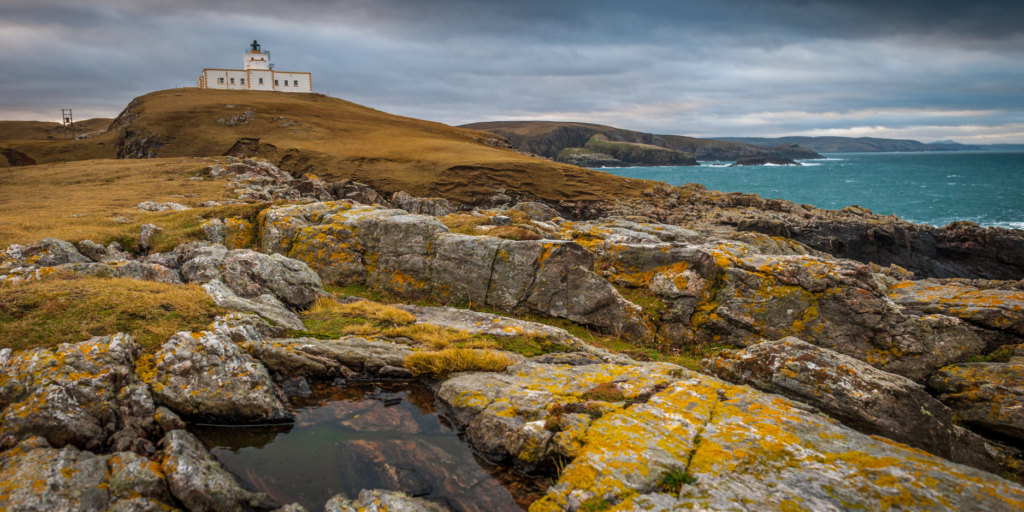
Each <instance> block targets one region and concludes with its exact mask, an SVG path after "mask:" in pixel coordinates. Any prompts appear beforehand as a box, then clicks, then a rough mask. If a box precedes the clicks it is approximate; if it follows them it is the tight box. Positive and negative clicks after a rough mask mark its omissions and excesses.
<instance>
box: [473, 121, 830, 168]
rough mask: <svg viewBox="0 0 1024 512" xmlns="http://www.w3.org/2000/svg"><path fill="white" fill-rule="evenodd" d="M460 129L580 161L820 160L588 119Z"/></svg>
mask: <svg viewBox="0 0 1024 512" xmlns="http://www.w3.org/2000/svg"><path fill="white" fill-rule="evenodd" d="M461 127H462V128H468V129H473V130H481V131H485V132H490V133H493V134H496V135H500V136H502V137H504V138H506V139H508V141H509V142H510V143H511V144H512V147H514V148H516V149H518V150H520V151H524V152H528V153H536V154H538V155H541V156H544V157H547V158H552V159H556V160H558V161H560V162H566V163H572V164H576V165H591V166H606V167H611V166H637V165H640V166H642V165H697V160H739V159H741V158H756V157H778V158H792V159H813V158H822V156H821V155H819V154H817V153H815V152H814V151H811V150H808V149H806V148H803V147H799V146H797V145H796V144H789V145H776V146H774V147H767V146H758V145H754V144H746V143H738V142H731V141H722V140H707V139H697V138H693V137H684V136H681V135H656V134H653V133H644V132H637V131H633V130H624V129H622V128H615V127H612V126H605V125H599V124H589V123H573V122H554V121H495V122H488V123H472V124H466V125H462V126H461Z"/></svg>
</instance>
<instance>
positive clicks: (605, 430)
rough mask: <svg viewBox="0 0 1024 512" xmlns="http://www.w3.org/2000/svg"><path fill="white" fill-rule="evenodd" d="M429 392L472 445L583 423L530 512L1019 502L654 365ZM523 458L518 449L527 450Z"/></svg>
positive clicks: (516, 369)
mask: <svg viewBox="0 0 1024 512" xmlns="http://www.w3.org/2000/svg"><path fill="white" fill-rule="evenodd" d="M438 396H439V398H441V400H442V401H443V402H444V403H445V404H446V405H448V406H449V407H450V408H451V409H452V412H453V417H454V418H455V419H456V421H457V422H458V423H459V424H460V425H469V429H468V432H467V434H469V436H468V437H469V439H470V440H471V442H472V440H473V439H474V434H473V430H474V425H477V424H481V425H482V424H484V423H485V422H484V421H483V419H486V420H487V422H486V424H487V425H488V427H489V428H494V429H497V428H499V427H501V428H504V429H505V432H507V433H509V434H513V433H516V432H519V431H521V430H523V429H525V428H527V425H528V424H530V423H533V424H534V425H536V424H537V422H540V423H541V424H544V425H545V426H546V425H548V424H552V423H555V421H554V420H556V419H557V415H556V414H555V413H556V412H557V411H559V410H561V411H562V412H563V413H564V412H566V408H567V407H572V408H574V409H577V410H578V412H577V413H581V412H582V413H586V414H588V416H591V417H592V418H594V419H593V420H592V422H591V423H590V425H589V426H588V427H586V432H585V433H584V434H582V435H580V437H578V438H577V439H578V442H579V443H580V445H579V448H578V450H577V454H576V457H575V459H573V460H572V461H571V462H570V463H569V464H568V465H566V466H565V467H564V469H563V470H562V471H561V474H560V476H559V477H558V482H557V484H556V485H554V486H553V487H551V488H550V489H549V490H548V493H547V495H546V496H545V497H544V498H542V499H541V500H540V501H538V502H536V503H534V504H533V505H532V506H531V510H533V511H535V512H537V511H578V510H587V509H597V510H600V509H602V508H611V507H614V509H615V510H636V511H640V510H661V511H668V510H748V509H750V508H751V507H752V506H754V507H755V508H756V509H757V510H793V509H799V508H800V507H805V508H807V509H810V510H849V509H865V510H885V509H892V508H893V507H894V506H896V505H902V507H903V508H907V509H924V510H949V511H953V510H998V511H1009V510H1017V509H1019V508H1020V507H1021V506H1024V487H1021V486H1020V485H1018V484H1015V483H1012V482H1009V481H1007V480H1004V479H1002V478H1001V477H998V476H995V475H992V474H990V473H985V472H982V471H978V470H975V469H972V468H968V467H966V466H962V465H959V464H954V463H951V462H949V461H946V460H944V459H942V458H939V457H936V456H933V455H930V454H928V453H926V452H923V451H920V450H916V449H914V448H910V447H907V446H905V445H902V444H898V443H895V442H892V441H889V440H886V439H884V438H880V437H869V436H866V435H864V434H860V433H858V432H855V431H853V430H851V429H849V428H847V427H844V426H842V425H841V424H839V423H838V422H836V421H834V420H829V419H827V418H823V417H821V416H819V415H817V414H813V413H810V412H808V411H805V410H803V409H802V408H799V407H796V406H794V405H793V403H792V402H790V401H789V400H787V399H785V398H782V397H779V396H776V395H770V394H766V393H762V392H760V391H756V390H753V389H751V388H749V387H746V386H733V385H730V384H726V383H723V382H722V381H719V380H717V379H714V378H712V377H707V376H702V375H698V374H695V373H693V372H689V371H687V370H684V369H681V368H678V367H674V366H673V365H667V364H663V363H651V364H643V365H636V366H633V367H628V366H627V367H623V366H610V365H590V366H582V367H558V366H550V365H535V364H529V363H528V364H521V365H516V366H512V367H509V368H508V369H507V370H506V371H505V372H504V373H488V374H462V375H456V376H454V377H453V378H451V379H450V380H448V381H446V382H445V383H443V384H442V385H441V387H440V389H439V393H438ZM627 400H628V401H627ZM562 417H563V418H564V414H563V416H562ZM557 423H558V424H560V423H561V420H560V419H559V420H558V422H557ZM530 428H532V427H530ZM581 430H582V428H581ZM495 437H496V436H494V435H493V434H489V435H488V436H487V437H486V438H488V439H494V438H495ZM500 437H502V438H504V439H509V440H510V439H512V438H513V436H512V435H505V434H502V435H501V436H500ZM511 444H512V443H509V442H506V443H504V446H505V447H506V449H507V448H508V446H509V445H511ZM495 445H500V443H495ZM513 447H514V446H513ZM530 448H531V449H530V450H524V451H521V452H519V453H524V452H528V453H537V450H536V447H530ZM552 453H553V452H552ZM511 455H515V454H511ZM670 474H671V475H673V478H672V479H667V478H666V476H667V475H670ZM670 482H671V483H670ZM755 504H756V505H755Z"/></svg>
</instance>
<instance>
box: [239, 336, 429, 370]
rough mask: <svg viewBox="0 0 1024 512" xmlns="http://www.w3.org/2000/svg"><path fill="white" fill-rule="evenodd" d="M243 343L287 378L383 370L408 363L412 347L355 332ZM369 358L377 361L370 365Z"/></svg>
mask: <svg viewBox="0 0 1024 512" xmlns="http://www.w3.org/2000/svg"><path fill="white" fill-rule="evenodd" d="M241 347H242V348H243V349H245V350H247V351H248V352H249V353H250V354H252V355H253V356H254V357H256V358H257V359H259V360H260V361H262V362H263V364H264V365H266V367H267V368H269V369H270V370H272V371H273V372H275V373H279V374H281V375H283V376H284V377H285V378H296V377H311V378H314V379H317V380H329V379H334V378H338V377H345V378H348V377H349V376H350V375H351V374H352V372H353V371H357V372H358V371H365V372H367V373H368V374H370V375H374V374H379V373H380V372H381V371H383V369H384V368H401V367H403V366H405V363H404V362H405V357H406V356H408V355H409V354H411V353H412V350H411V349H410V348H409V347H407V346H405V345H399V344H397V343H390V342H386V341H370V340H366V339H363V338H359V337H355V336H346V337H343V338H340V339H336V340H317V339H313V338H276V339H267V340H264V339H260V338H254V339H249V340H246V341H245V342H243V343H242V344H241ZM369 361H373V362H374V364H371V365H368V364H367V363H368V362H369Z"/></svg>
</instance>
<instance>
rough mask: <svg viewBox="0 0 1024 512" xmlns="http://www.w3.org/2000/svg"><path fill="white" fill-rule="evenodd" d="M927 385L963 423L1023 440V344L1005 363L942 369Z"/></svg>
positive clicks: (962, 365) (953, 366)
mask: <svg viewBox="0 0 1024 512" xmlns="http://www.w3.org/2000/svg"><path fill="white" fill-rule="evenodd" d="M928 386H929V387H931V388H932V389H934V390H935V391H937V392H939V393H942V394H941V395H939V400H941V401H942V403H944V404H946V405H948V406H949V407H950V408H951V409H953V410H954V411H956V414H957V416H959V418H960V420H961V421H963V422H964V423H966V424H968V425H974V426H977V427H982V428H985V429H988V430H992V431H995V432H999V433H1001V434H1003V435H1007V436H1010V437H1013V438H1016V439H1018V440H1024V345H1020V346H1018V347H1017V348H1016V350H1015V352H1014V354H1013V357H1011V358H1010V360H1009V362H1006V363H960V364H954V365H950V366H947V367H945V368H942V369H941V370H939V371H937V372H935V373H934V374H933V375H932V376H931V378H930V379H928Z"/></svg>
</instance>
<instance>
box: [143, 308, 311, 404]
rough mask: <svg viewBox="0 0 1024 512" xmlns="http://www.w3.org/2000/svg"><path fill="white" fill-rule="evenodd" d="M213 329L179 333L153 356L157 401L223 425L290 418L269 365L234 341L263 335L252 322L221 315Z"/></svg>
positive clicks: (154, 389)
mask: <svg viewBox="0 0 1024 512" xmlns="http://www.w3.org/2000/svg"><path fill="white" fill-rule="evenodd" d="M213 327H214V328H213V330H212V331H203V332H179V333H177V334H175V335H174V336H171V338H170V339H168V340H167V342H166V343H164V344H163V345H161V347H160V350H159V351H158V352H157V353H156V354H155V355H154V356H153V361H154V365H155V368H154V370H155V375H154V376H153V378H152V380H151V382H150V383H149V384H150V386H151V387H152V389H153V396H154V398H155V399H156V401H157V402H158V403H160V404H161V405H165V406H167V407H168V408H170V409H171V410H173V411H174V412H176V413H178V414H180V415H181V416H183V417H184V418H186V419H189V420H194V421H209V422H217V423H225V424H246V423H274V422H283V421H287V420H289V419H290V418H291V415H290V414H289V413H288V410H287V409H286V408H285V406H284V404H282V403H281V401H280V400H279V399H278V397H277V394H276V391H275V388H274V383H273V381H271V380H270V374H269V373H267V370H266V368H264V367H263V365H262V364H260V362H259V361H257V360H256V359H254V358H253V357H252V356H251V355H249V353H248V352H246V351H245V350H243V349H241V348H240V347H239V346H238V345H237V344H236V343H244V342H245V341H247V340H259V339H262V336H261V335H260V333H258V332H256V330H255V329H254V328H253V327H252V326H251V325H244V324H241V325H240V324H238V323H236V322H232V321H231V319H230V318H228V319H223V318H219V319H218V320H217V321H216V322H215V323H214V326H213Z"/></svg>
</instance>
